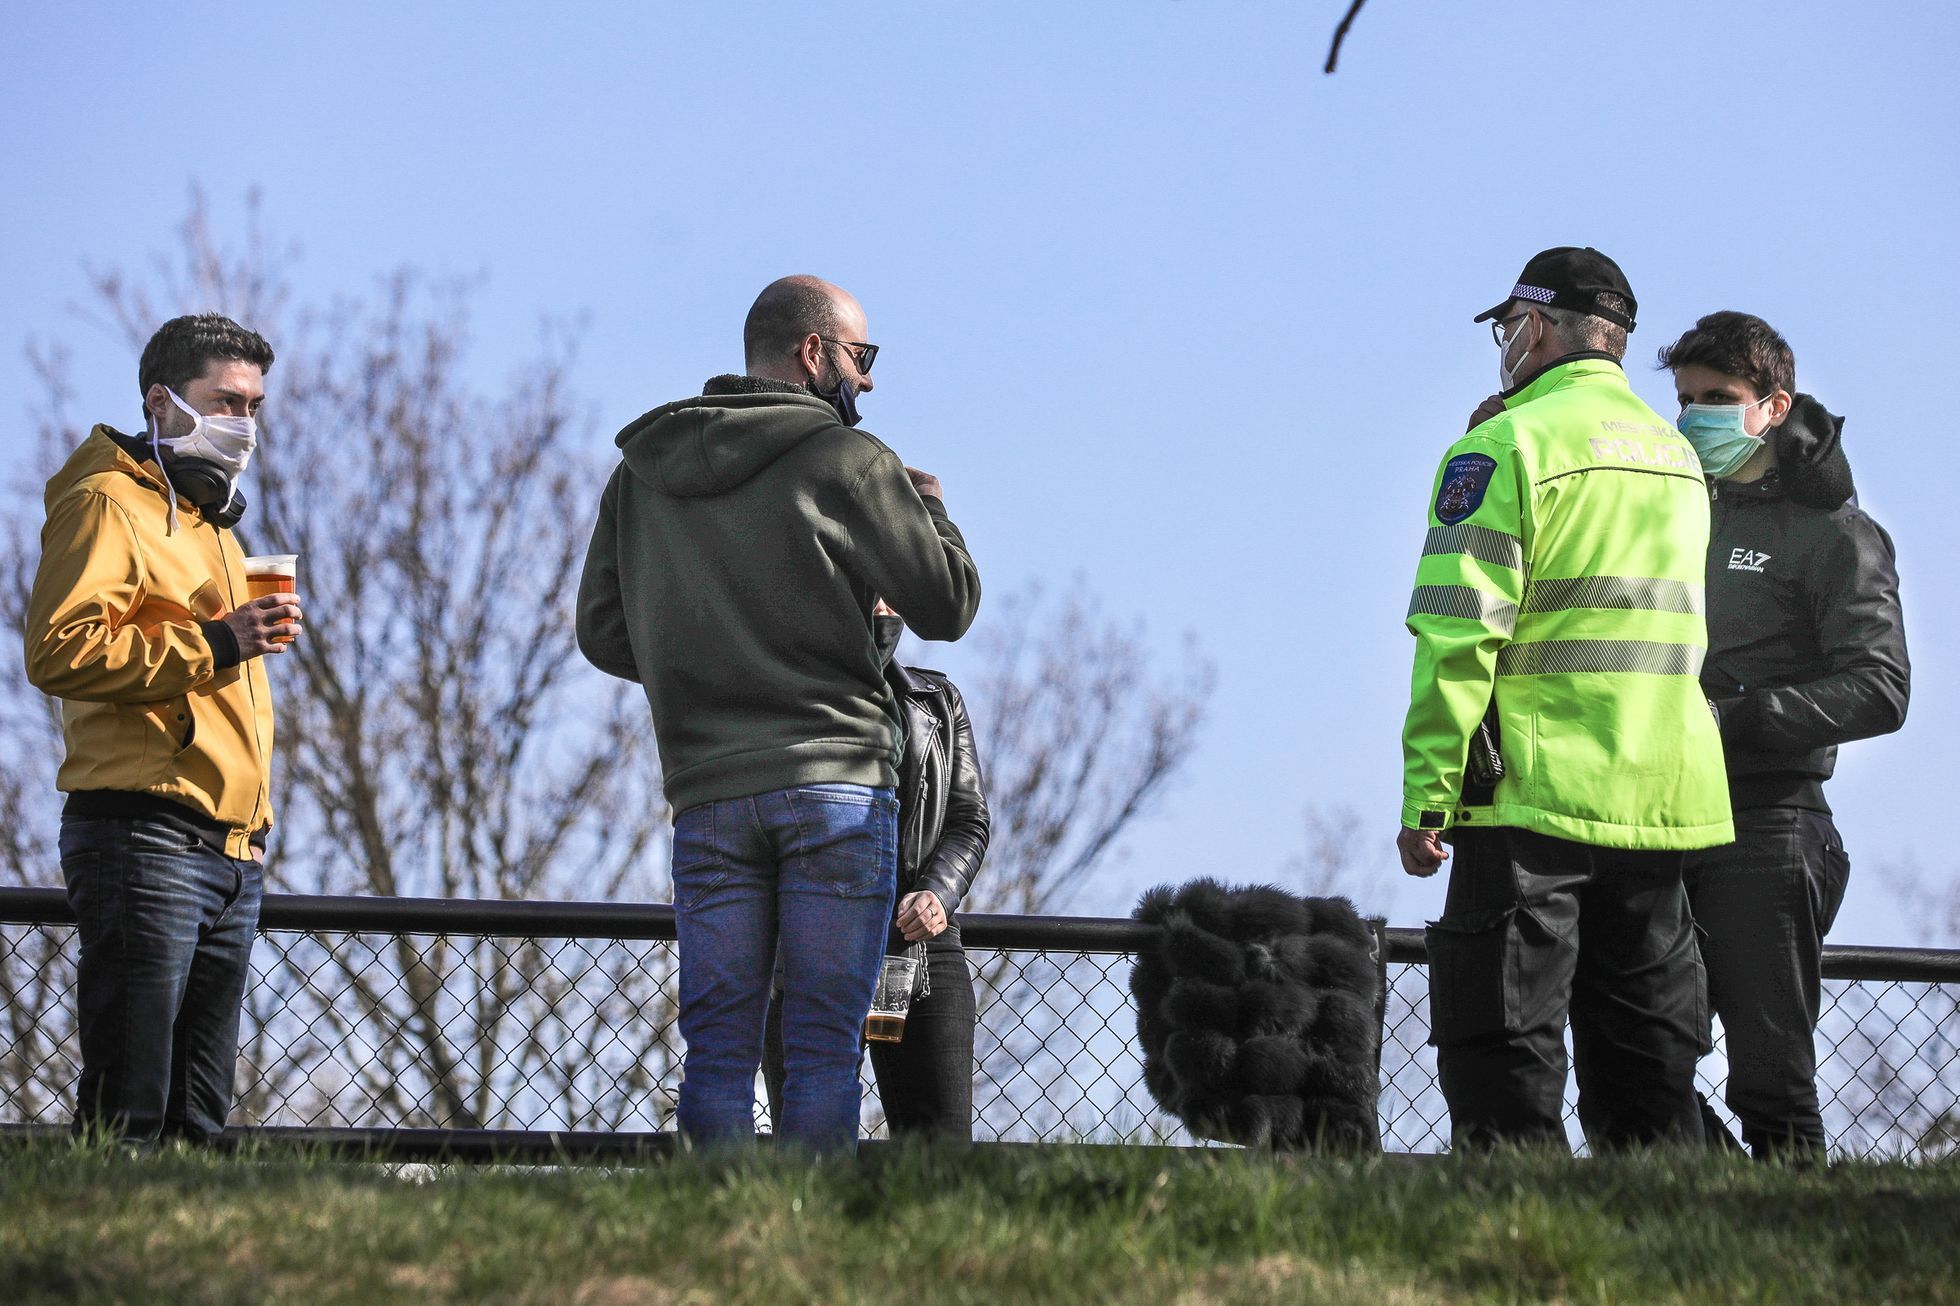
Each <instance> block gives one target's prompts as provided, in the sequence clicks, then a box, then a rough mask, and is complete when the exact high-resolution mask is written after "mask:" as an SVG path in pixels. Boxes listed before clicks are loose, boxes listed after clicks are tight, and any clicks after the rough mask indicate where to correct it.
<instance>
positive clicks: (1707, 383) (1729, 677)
mask: <svg viewBox="0 0 1960 1306" xmlns="http://www.w3.org/2000/svg"><path fill="white" fill-rule="evenodd" d="M1660 364H1661V366H1662V367H1664V368H1668V369H1670V370H1671V371H1672V372H1673V373H1674V382H1675V389H1676V390H1677V391H1678V392H1679V396H1680V400H1681V404H1682V415H1681V420H1680V426H1681V430H1682V433H1683V434H1684V435H1686V436H1687V437H1688V438H1689V440H1690V442H1691V443H1694V444H1695V446H1696V449H1697V452H1698V453H1700V454H1701V455H1702V460H1703V464H1704V467H1705V468H1706V469H1707V470H1708V472H1709V477H1710V484H1711V486H1712V487H1713V493H1714V500H1715V501H1714V513H1713V522H1712V525H1711V530H1710V536H1709V546H1708V572H1707V605H1708V656H1707V660H1706V661H1705V662H1704V663H1703V665H1702V674H1701V680H1702V688H1703V691H1704V692H1705V693H1706V694H1707V695H1708V698H1709V701H1710V704H1711V706H1712V707H1713V708H1714V710H1715V712H1716V714H1717V717H1718V719H1719V720H1720V722H1721V730H1722V744H1723V748H1724V750H1725V752H1726V753H1727V758H1728V775H1729V793H1730V797H1731V801H1732V805H1733V807H1734V809H1735V828H1736V841H1735V843H1733V844H1731V845H1729V846H1727V847H1725V848H1715V849H1710V850H1708V851H1706V852H1703V853H1697V854H1694V855H1692V856H1691V857H1690V858H1689V860H1688V867H1687V874H1686V882H1687V886H1688V893H1689V898H1690V901H1691V903H1692V905H1693V908H1694V914H1695V921H1696V923H1697V924H1698V925H1700V926H1701V928H1702V929H1703V930H1704V931H1705V942H1704V945H1703V957H1704V960H1705V961H1706V964H1707V968H1708V993H1709V1001H1710V1005H1711V1006H1712V1007H1713V1008H1714V1010H1715V1012H1716V1014H1718V1015H1720V1016H1721V1018H1722V1028H1723V1031H1724V1033H1725V1034H1726V1036H1727V1041H1728V1049H1727V1050H1728V1060H1729V1076H1728V1091H1727V1099H1728V1103H1729V1106H1730V1108H1731V1109H1732V1110H1734V1112H1735V1114H1736V1117H1737V1119H1738V1120H1739V1121H1740V1122H1741V1124H1742V1135H1743V1140H1744V1142H1746V1143H1747V1144H1748V1145H1749V1148H1750V1150H1751V1151H1752V1152H1753V1153H1754V1154H1755V1155H1757V1156H1759V1157H1766V1156H1773V1155H1782V1154H1791V1153H1794V1154H1799V1155H1804V1156H1813V1157H1814V1156H1817V1155H1819V1154H1821V1153H1822V1152H1823V1150H1824V1146H1825V1137H1824V1126H1823V1122H1822V1119H1821V1118H1820V1116H1819V1112H1818V1103H1817V1083H1816V1073H1817V1072H1816V1053H1815V1049H1814V1047H1813V1043H1812V1037H1813V1034H1814V1032H1815V1029H1816V1026H1817V1011H1818V989H1819V973H1818V971H1819V963H1820V960H1821V956H1822V952H1823V945H1824V936H1825V933H1826V932H1827V931H1828V930H1829V929H1830V927H1831V922H1832V920H1833V919H1834V918H1835V917H1836V915H1837V910H1838V906H1839V904H1840V903H1841V902H1842V901H1843V897H1844V888H1845V881H1846V878H1847V877H1848V875H1849V872H1850V862H1849V860H1848V859H1847V857H1846V856H1845V852H1844V843H1843V841H1842V840H1841V839H1840V838H1839V837H1838V832H1837V828H1836V826H1835V825H1834V824H1833V823H1832V820H1831V809H1830V805H1829V804H1828V803H1826V802H1825V801H1824V782H1825V781H1826V780H1828V779H1830V777H1831V773H1832V771H1833V770H1834V769H1835V767H1836V763H1837V746H1838V745H1839V744H1843V743H1846V742H1849V741H1850V740H1854V739H1864V738H1867V737H1869V736H1872V735H1882V734H1887V733H1889V732H1891V731H1894V730H1897V729H1898V728H1899V727H1900V725H1902V724H1903V723H1904V721H1905V716H1906V701H1907V697H1908V694H1909V692H1910V686H1911V670H1910V665H1909V663H1908V661H1907V658H1906V644H1905V627H1904V624H1903V622H1902V619H1901V616H1900V610H1899V574H1898V569H1897V566H1896V564H1895V561H1894V555H1893V549H1892V540H1891V538H1890V537H1889V536H1887V535H1886V533H1885V530H1884V528H1882V527H1881V526H1880V525H1879V524H1878V523H1877V522H1875V521H1873V520H1872V519H1871V517H1870V516H1868V515H1867V514H1866V513H1865V512H1863V511H1862V510H1861V509H1860V508H1859V507H1858V504H1857V499H1856V497H1855V495H1854V493H1853V486H1852V481H1851V467H1850V464H1849V463H1848V462H1847V461H1846V460H1845V457H1844V450H1843V447H1842V444H1841V437H1842V432H1843V427H1844V420H1843V419H1842V418H1840V417H1835V416H1833V415H1832V414H1831V413H1829V412H1827V411H1826V410H1825V408H1824V406H1823V405H1822V404H1820V403H1818V402H1817V400H1815V399H1813V398H1812V397H1811V396H1809V395H1806V394H1800V393H1798V392H1797V389H1796V360H1795V357H1794V355H1793V354H1792V353H1791V351H1790V346H1789V345H1788V344H1787V343H1786V342H1785V341H1784V339H1783V337H1782V336H1780V335H1778V334H1777V333H1776V332H1775V331H1774V330H1773V329H1772V328H1771V327H1770V326H1769V324H1768V323H1767V322H1764V321H1763V320H1762V319H1761V318H1758V317H1752V316H1750V315H1748V314H1745V313H1712V314H1710V315H1709V316H1707V317H1704V318H1702V319H1701V320H1700V321H1699V322H1697V323H1696V324H1695V326H1694V329H1693V330H1691V331H1689V332H1687V333H1686V334H1685V335H1683V336H1682V337H1681V338H1680V339H1679V340H1677V341H1675V342H1674V344H1672V345H1670V346H1668V347H1667V348H1666V349H1663V350H1662V351H1661V355H1660ZM1737 410H1740V412H1739V414H1738V412H1737ZM1704 1118H1705V1121H1706V1123H1707V1124H1708V1125H1709V1133H1710V1137H1711V1141H1716V1142H1719V1143H1722V1144H1724V1145H1728V1146H1733V1139H1732V1138H1731V1137H1730V1136H1729V1134H1728V1132H1727V1130H1726V1129H1724V1128H1723V1127H1722V1125H1721V1123H1720V1122H1719V1120H1717V1119H1716V1118H1715V1117H1714V1115H1713V1113H1712V1112H1710V1111H1708V1110H1707V1109H1706V1104H1705V1103H1704Z"/></svg>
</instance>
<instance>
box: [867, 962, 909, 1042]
mask: <svg viewBox="0 0 1960 1306" xmlns="http://www.w3.org/2000/svg"><path fill="white" fill-rule="evenodd" d="M918 975H919V959H918V958H917V957H902V956H901V957H887V958H885V963H884V965H882V966H880V967H879V968H878V988H877V991H876V992H874V993H873V994H872V995H871V1014H870V1015H868V1016H866V1017H865V1018H864V1036H865V1037H866V1038H868V1039H872V1040H874V1041H876V1042H879V1043H896V1042H898V1041H899V1040H900V1039H902V1038H904V1037H905V1013H906V1012H908V1011H910V1010H912V981H913V980H915V979H917V978H918Z"/></svg>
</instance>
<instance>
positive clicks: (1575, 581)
mask: <svg viewBox="0 0 1960 1306" xmlns="http://www.w3.org/2000/svg"><path fill="white" fill-rule="evenodd" d="M1701 594H1702V590H1701V586H1699V585H1690V584H1688V583H1687V582H1685V581H1678V580H1655V579H1652V578H1650V577H1646V576H1574V577H1571V578H1569V579H1565V580H1542V579H1540V580H1533V581H1532V582H1531V588H1530V589H1528V590H1526V591H1525V596H1524V610H1525V611H1526V612H1566V611H1569V610H1570V609H1573V608H1612V609H1616V610H1618V611H1622V612H1679V613H1684V614H1686V615H1687V616H1691V617H1699V616H1701V615H1702V602H1701Z"/></svg>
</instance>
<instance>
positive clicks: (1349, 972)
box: [1130, 879, 1381, 1152]
mask: <svg viewBox="0 0 1960 1306" xmlns="http://www.w3.org/2000/svg"><path fill="white" fill-rule="evenodd" d="M1132 915H1134V916H1135V917H1136V919H1137V920H1140V921H1142V922H1144V923H1145V924H1147V925H1156V926H1158V927H1160V930H1161V932H1160V933H1159V934H1158V936H1157V938H1156V939H1155V940H1154V941H1153V942H1152V943H1151V944H1150V945H1148V946H1146V947H1145V948H1144V949H1143V951H1142V953H1141V955H1139V956H1138V957H1137V964H1136V967H1135V969H1134V970H1132V971H1131V972H1130V992H1131V993H1132V994H1134V995H1135V996H1136V1002H1137V1040H1138V1042H1140V1043H1141V1044H1142V1045H1143V1081H1144V1084H1145V1085H1146V1086H1147V1087H1148V1088H1149V1089H1150V1092H1151V1095H1152V1096H1153V1097H1155V1098H1156V1099H1157V1104H1158V1105H1159V1106H1161V1107H1163V1108H1164V1110H1166V1111H1168V1112H1170V1113H1171V1114H1172V1115H1174V1116H1176V1117H1177V1118H1178V1119H1179V1120H1181V1121H1183V1122H1184V1124H1185V1126H1186V1128H1188V1129H1190V1130H1191V1131H1192V1132H1193V1133H1195V1134H1197V1135H1198V1136H1200V1137H1202V1138H1213V1139H1217V1140H1219V1141H1220V1142H1227V1143H1243V1144H1245V1145H1246V1146H1248V1147H1270V1148H1273V1149H1274V1150H1277V1151H1315V1150H1319V1151H1336V1152H1370V1151H1380V1150H1381V1125H1380V1122H1379V1120H1378V1119H1377V1117H1376V1098H1377V1097H1378V1096H1379V1094H1380V1091H1381V1088H1380V1072H1379V1069H1378V1067H1379V1064H1380V1063H1379V1055H1380V1052H1379V1044H1380V1040H1381V1029H1380V1021H1379V1018H1378V1017H1377V1016H1376V1012H1377V1011H1378V1010H1379V1006H1378V1004H1379V1002H1380V999H1381V968H1380V962H1379V958H1378V956H1377V954H1376V941H1375V932H1374V931H1373V930H1372V929H1371V928H1370V927H1369V925H1368V923H1367V922H1366V921H1364V920H1362V919H1361V917H1360V916H1359V915H1358V914H1356V912H1355V910H1354V904H1353V903H1351V902H1349V901H1348V900H1347V899H1345V898H1302V897H1299V896H1298V895H1296V894H1292V893H1288V892H1287V891H1286V890H1284V889H1280V888H1275V887H1273V886H1270V885H1252V886H1248V887H1243V888H1235V887H1232V886H1229V885H1225V884H1221V883H1219V882H1218V881H1217V880H1212V879H1201V880H1192V881H1191V882H1190V883H1188V884H1185V885H1183V886H1181V887H1179V888H1175V889H1173V888H1172V887H1170V886H1169V885H1164V886H1162V887H1159V888H1155V889H1152V890H1151V891H1150V892H1148V893H1146V894H1144V895H1143V899H1142V901H1141V902H1139V903H1138V904H1137V909H1136V911H1135V912H1134V913H1132Z"/></svg>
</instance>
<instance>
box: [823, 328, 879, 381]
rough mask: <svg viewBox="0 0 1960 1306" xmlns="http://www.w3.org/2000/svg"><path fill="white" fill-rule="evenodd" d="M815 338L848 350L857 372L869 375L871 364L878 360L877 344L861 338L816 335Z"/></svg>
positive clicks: (861, 374)
mask: <svg viewBox="0 0 1960 1306" xmlns="http://www.w3.org/2000/svg"><path fill="white" fill-rule="evenodd" d="M817 339H819V340H824V341H828V342H829V343H831V344H833V345H842V346H843V347H844V348H846V349H848V350H850V351H851V362H852V363H853V364H854V365H855V366H856V367H857V370H858V374H859V375H860V376H870V375H871V365H872V364H873V363H875V362H877V361H878V346H876V345H874V344H871V343H869V342H867V341H863V340H839V339H838V338H837V337H836V336H818V337H817Z"/></svg>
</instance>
